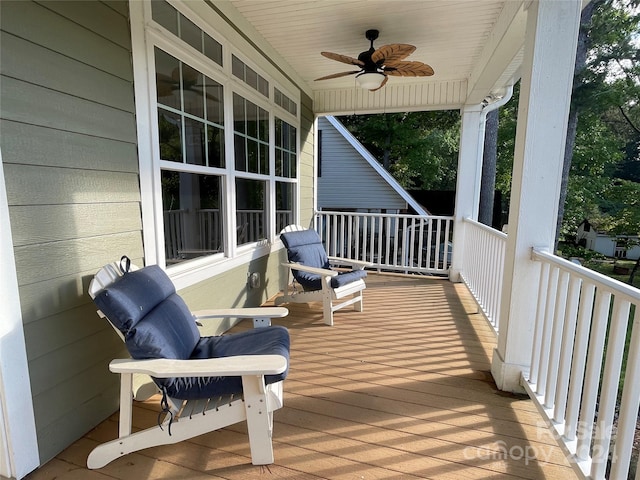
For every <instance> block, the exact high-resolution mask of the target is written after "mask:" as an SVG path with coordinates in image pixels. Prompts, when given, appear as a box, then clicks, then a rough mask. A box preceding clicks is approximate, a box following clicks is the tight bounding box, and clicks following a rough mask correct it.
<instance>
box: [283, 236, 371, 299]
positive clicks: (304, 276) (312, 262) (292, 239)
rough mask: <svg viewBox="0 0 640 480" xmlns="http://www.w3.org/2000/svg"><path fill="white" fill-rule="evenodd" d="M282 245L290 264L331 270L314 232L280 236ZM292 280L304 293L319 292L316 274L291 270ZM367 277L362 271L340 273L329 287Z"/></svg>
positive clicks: (320, 242) (319, 287) (322, 247)
mask: <svg viewBox="0 0 640 480" xmlns="http://www.w3.org/2000/svg"><path fill="white" fill-rule="evenodd" d="M280 239H281V240H282V243H283V244H284V246H285V247H286V248H287V258H288V259H289V261H290V262H293V263H300V264H302V265H306V266H308V267H316V268H325V269H329V270H330V269H331V266H330V264H329V258H328V257H327V253H326V251H325V249H324V246H323V245H322V240H321V239H320V236H319V235H318V233H317V232H316V231H315V230H299V231H295V232H286V233H282V234H280ZM292 273H293V278H295V279H296V281H297V282H298V283H299V284H300V285H302V288H303V289H304V290H306V291H313V290H321V289H322V277H321V276H320V275H318V274H316V273H310V272H304V271H302V270H293V269H292ZM366 276H367V272H365V271H364V270H354V271H350V272H340V273H339V274H338V275H336V276H334V277H331V287H332V288H338V287H341V286H343V285H346V284H348V283H351V282H354V281H356V280H359V279H361V278H364V277H366Z"/></svg>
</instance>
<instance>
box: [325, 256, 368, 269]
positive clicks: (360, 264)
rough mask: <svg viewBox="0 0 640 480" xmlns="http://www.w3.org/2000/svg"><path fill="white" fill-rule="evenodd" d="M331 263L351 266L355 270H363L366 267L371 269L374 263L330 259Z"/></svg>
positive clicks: (337, 258)
mask: <svg viewBox="0 0 640 480" xmlns="http://www.w3.org/2000/svg"><path fill="white" fill-rule="evenodd" d="M329 261H330V262H331V263H339V264H341V265H345V264H346V265H351V266H352V267H353V268H354V269H355V270H363V269H364V267H371V266H373V263H371V262H364V261H362V260H351V259H350V258H342V257H329Z"/></svg>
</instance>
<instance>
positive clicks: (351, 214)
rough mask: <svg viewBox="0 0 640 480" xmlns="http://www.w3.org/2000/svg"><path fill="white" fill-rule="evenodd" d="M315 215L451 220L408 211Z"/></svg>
mask: <svg viewBox="0 0 640 480" xmlns="http://www.w3.org/2000/svg"><path fill="white" fill-rule="evenodd" d="M316 215H344V216H350V217H391V218H410V219H411V218H414V219H420V218H430V219H435V220H440V219H441V220H453V216H449V215H426V216H425V215H413V214H408V213H365V212H333V211H330V210H319V211H317V212H316Z"/></svg>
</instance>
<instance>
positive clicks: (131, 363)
mask: <svg viewBox="0 0 640 480" xmlns="http://www.w3.org/2000/svg"><path fill="white" fill-rule="evenodd" d="M286 369H287V359H286V358H285V357H283V356H282V355H238V356H234V357H221V358H206V359H196V360H173V359H168V358H154V359H150V360H134V359H131V358H129V359H116V360H112V361H111V363H109V370H111V371H112V372H113V373H129V374H131V373H145V374H147V375H151V376H153V377H157V378H171V377H218V376H219V377H239V376H245V375H277V374H279V373H282V372H284V371H285V370H286Z"/></svg>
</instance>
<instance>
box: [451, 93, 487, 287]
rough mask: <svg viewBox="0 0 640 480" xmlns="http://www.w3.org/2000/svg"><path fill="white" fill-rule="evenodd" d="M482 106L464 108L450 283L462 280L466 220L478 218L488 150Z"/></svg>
mask: <svg viewBox="0 0 640 480" xmlns="http://www.w3.org/2000/svg"><path fill="white" fill-rule="evenodd" d="M482 109H483V106H482V105H465V107H464V108H463V109H462V112H461V113H462V121H461V128H460V153H459V154H458V178H457V183H456V209H455V212H454V221H453V242H452V243H453V254H452V258H451V266H450V268H449V280H451V281H452V282H459V281H460V272H461V271H462V266H463V260H464V259H463V258H462V252H464V238H465V235H464V223H463V219H464V218H466V217H470V218H472V219H473V220H477V219H478V208H479V204H480V183H481V182H480V181H481V175H482V151H483V149H484V125H485V123H484V121H483V120H484V115H483V113H482Z"/></svg>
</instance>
